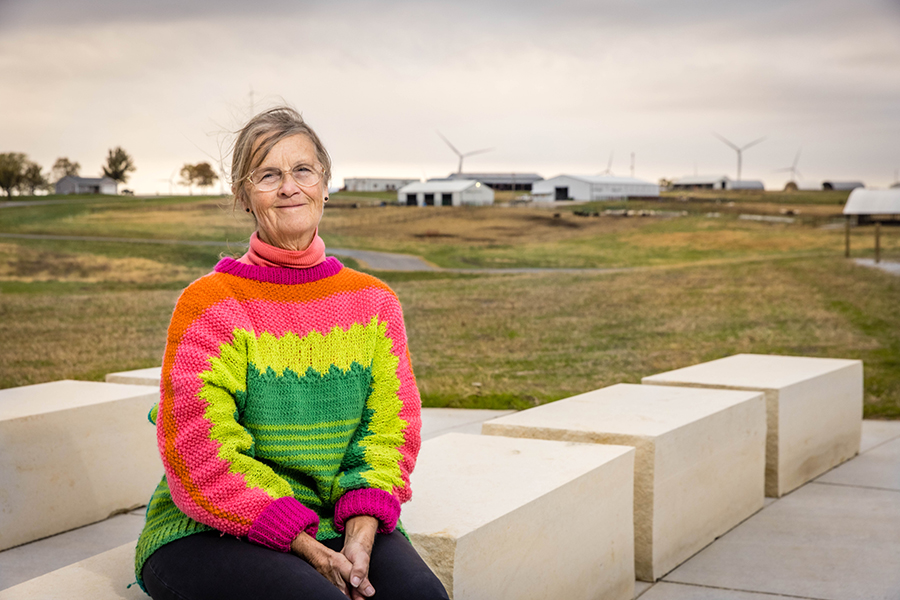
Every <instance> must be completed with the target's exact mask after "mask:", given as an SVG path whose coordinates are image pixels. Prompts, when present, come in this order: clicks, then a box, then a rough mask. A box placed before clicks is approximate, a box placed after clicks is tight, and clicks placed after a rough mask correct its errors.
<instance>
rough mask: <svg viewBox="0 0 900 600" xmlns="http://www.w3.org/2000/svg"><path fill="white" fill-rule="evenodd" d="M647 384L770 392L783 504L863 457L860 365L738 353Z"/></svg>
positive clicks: (772, 442) (769, 485)
mask: <svg viewBox="0 0 900 600" xmlns="http://www.w3.org/2000/svg"><path fill="white" fill-rule="evenodd" d="M641 381H642V383H645V384H652V385H669V386H673V385H674V386H690V387H706V388H721V389H734V390H758V391H761V392H764V393H765V395H766V407H767V412H768V433H767V439H766V495H767V496H771V497H774V498H779V497H781V496H783V495H784V494H786V493H788V492H790V491H791V490H794V489H796V488H798V487H800V486H801V485H803V484H804V483H806V482H807V481H810V480H812V479H814V478H815V477H817V476H819V475H821V474H822V473H824V472H825V471H827V470H829V469H830V468H832V467H834V466H836V465H838V464H840V463H842V462H844V461H845V460H847V459H849V458H852V457H853V456H855V455H856V454H858V453H859V442H860V436H861V434H862V414H863V365H862V362H861V361H858V360H843V359H836V358H809V357H802V356H768V355H760V354H738V355H736V356H729V357H727V358H722V359H719V360H714V361H711V362H707V363H703V364H699V365H694V366H692V367H686V368H684V369H676V370H674V371H668V372H666V373H660V374H658V375H651V376H650V377H644V378H643V379H642V380H641Z"/></svg>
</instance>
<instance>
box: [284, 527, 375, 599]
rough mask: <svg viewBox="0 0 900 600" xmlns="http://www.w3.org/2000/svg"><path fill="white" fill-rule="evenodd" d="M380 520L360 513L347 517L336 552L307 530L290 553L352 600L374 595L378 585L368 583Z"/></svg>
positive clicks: (295, 540) (295, 542)
mask: <svg viewBox="0 0 900 600" xmlns="http://www.w3.org/2000/svg"><path fill="white" fill-rule="evenodd" d="M377 529H378V519H376V518H375V517H370V516H367V515H359V516H356V517H351V518H350V519H347V523H346V528H345V529H344V547H343V549H341V551H340V552H335V551H334V550H331V549H330V548H328V547H327V546H325V545H323V544H321V543H319V542H318V541H316V539H315V538H313V537H310V536H309V535H307V534H306V533H300V534H299V535H298V536H297V537H296V538H294V541H293V542H291V552H293V553H294V554H296V555H297V556H299V557H300V558H302V559H304V560H305V561H306V562H308V563H309V564H310V565H312V566H313V568H314V569H315V570H316V571H318V572H319V573H321V574H322V575H323V576H324V577H325V578H326V579H327V580H328V581H330V582H331V583H333V584H334V585H335V586H336V587H337V588H338V589H339V590H341V592H342V593H343V594H344V595H345V596H347V597H348V598H351V600H362V599H363V598H367V597H369V596H372V595H373V594H374V593H375V588H373V587H372V584H371V583H370V582H369V557H370V556H371V554H372V544H374V543H375V532H376V530H377Z"/></svg>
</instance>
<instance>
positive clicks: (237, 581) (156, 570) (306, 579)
mask: <svg viewBox="0 0 900 600" xmlns="http://www.w3.org/2000/svg"><path fill="white" fill-rule="evenodd" d="M323 543H324V544H325V545H326V546H328V547H329V548H331V549H332V550H334V551H336V552H339V551H340V550H341V548H343V546H344V538H343V537H340V538H335V539H333V540H326V541H325V542H323ZM141 574H142V576H143V579H144V585H145V586H146V588H147V591H149V592H150V595H151V596H152V597H153V598H154V600H201V599H204V598H210V599H215V600H228V599H231V598H240V599H241V600H253V599H256V598H260V599H265V600H282V599H285V600H286V599H288V598H291V599H304V600H306V599H309V600H320V599H321V600H330V599H334V600H346V597H345V596H344V595H343V594H342V593H341V592H340V590H338V589H337V588H336V587H335V586H334V584H333V583H331V582H330V581H328V580H327V579H325V577H323V576H322V575H320V574H319V572H318V571H316V570H315V569H314V568H313V567H312V566H310V564H309V563H307V562H306V561H305V560H303V559H302V558H299V557H298V556H296V555H294V554H291V553H289V552H288V553H282V552H276V551H275V550H269V549H268V548H264V547H263V546H258V545H256V544H252V543H250V542H243V541H241V540H239V539H237V538H235V537H232V536H220V535H219V533H217V532H214V531H207V532H204V533H197V534H194V535H190V536H188V537H185V538H181V539H180V540H175V541H174V542H170V543H168V544H166V545H165V546H163V547H162V548H160V549H158V550H157V551H156V552H154V553H153V555H152V556H150V558H149V559H148V560H147V562H146V563H144V568H143V571H142V573H141ZM369 581H371V582H372V586H373V587H374V588H375V596H373V598H375V599H376V600H391V599H398V600H400V599H403V600H437V599H439V598H443V599H445V600H446V598H447V592H446V591H444V588H443V586H442V585H441V582H440V581H439V580H438V578H437V577H435V575H434V573H432V572H431V570H430V569H429V568H428V565H426V564H425V562H424V561H423V560H422V559H421V558H420V557H419V555H418V554H417V553H416V551H415V549H413V547H412V545H411V544H410V543H409V542H408V541H407V540H406V538H405V537H403V535H402V534H401V533H399V532H397V531H395V532H393V533H391V534H390V535H381V534H377V535H376V536H375V544H374V546H373V547H372V556H371V560H370V562H369Z"/></svg>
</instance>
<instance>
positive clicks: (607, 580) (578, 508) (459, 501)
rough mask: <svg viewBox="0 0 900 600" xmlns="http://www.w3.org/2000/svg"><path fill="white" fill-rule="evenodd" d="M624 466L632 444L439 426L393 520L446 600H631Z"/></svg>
mask: <svg viewBox="0 0 900 600" xmlns="http://www.w3.org/2000/svg"><path fill="white" fill-rule="evenodd" d="M633 469H634V449H633V448H626V447H622V446H596V445H589V444H572V443H561V442H548V441H543V440H523V439H513V438H502V437H485V436H480V435H470V434H462V433H449V434H446V435H443V436H440V437H437V438H434V439H432V440H428V441H426V442H425V443H424V444H423V445H422V450H421V452H420V454H419V458H418V463H417V466H416V470H415V472H414V473H413V479H412V489H413V500H412V502H410V503H409V504H407V505H404V507H403V514H402V517H401V518H402V521H403V524H404V526H405V527H406V530H407V532H408V533H409V534H410V537H411V538H412V542H413V545H414V546H415V547H416V549H417V550H418V551H419V553H420V554H421V555H422V557H423V558H424V559H425V561H426V562H427V563H428V565H429V566H430V567H431V568H432V569H433V570H434V572H435V573H436V574H437V576H438V577H439V578H440V579H441V581H442V582H443V583H444V585H445V587H446V588H447V591H448V592H449V593H450V594H451V597H452V598H455V599H456V600H473V599H481V598H486V599H494V598H517V599H519V600H527V599H532V598H533V599H535V600H546V599H547V598H572V599H588V598H591V599H593V598H604V599H608V600H631V599H632V598H633V597H634V547H633V543H634V538H633V528H632V501H633V500H632V490H633Z"/></svg>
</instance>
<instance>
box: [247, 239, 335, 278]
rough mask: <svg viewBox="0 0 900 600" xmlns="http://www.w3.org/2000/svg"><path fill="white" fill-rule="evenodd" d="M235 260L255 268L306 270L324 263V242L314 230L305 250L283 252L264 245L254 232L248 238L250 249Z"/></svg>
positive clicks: (280, 249)
mask: <svg viewBox="0 0 900 600" xmlns="http://www.w3.org/2000/svg"><path fill="white" fill-rule="evenodd" d="M237 260H238V262H240V263H244V264H245V265H254V266H257V267H283V268H288V269H308V268H310V267H315V266H316V265H319V264H321V263H323V262H325V242H324V241H322V238H320V237H319V230H318V229H316V235H315V237H314V238H313V241H312V243H311V244H310V245H309V246H308V247H307V248H306V250H300V251H297V250H284V249H283V248H277V247H275V246H271V245H269V244H267V243H265V242H264V241H262V240H261V239H259V232H257V231H254V232H253V235H251V236H250V249H249V250H248V251H247V253H246V254H245V255H243V256H242V257H240V258H239V259H237Z"/></svg>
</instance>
